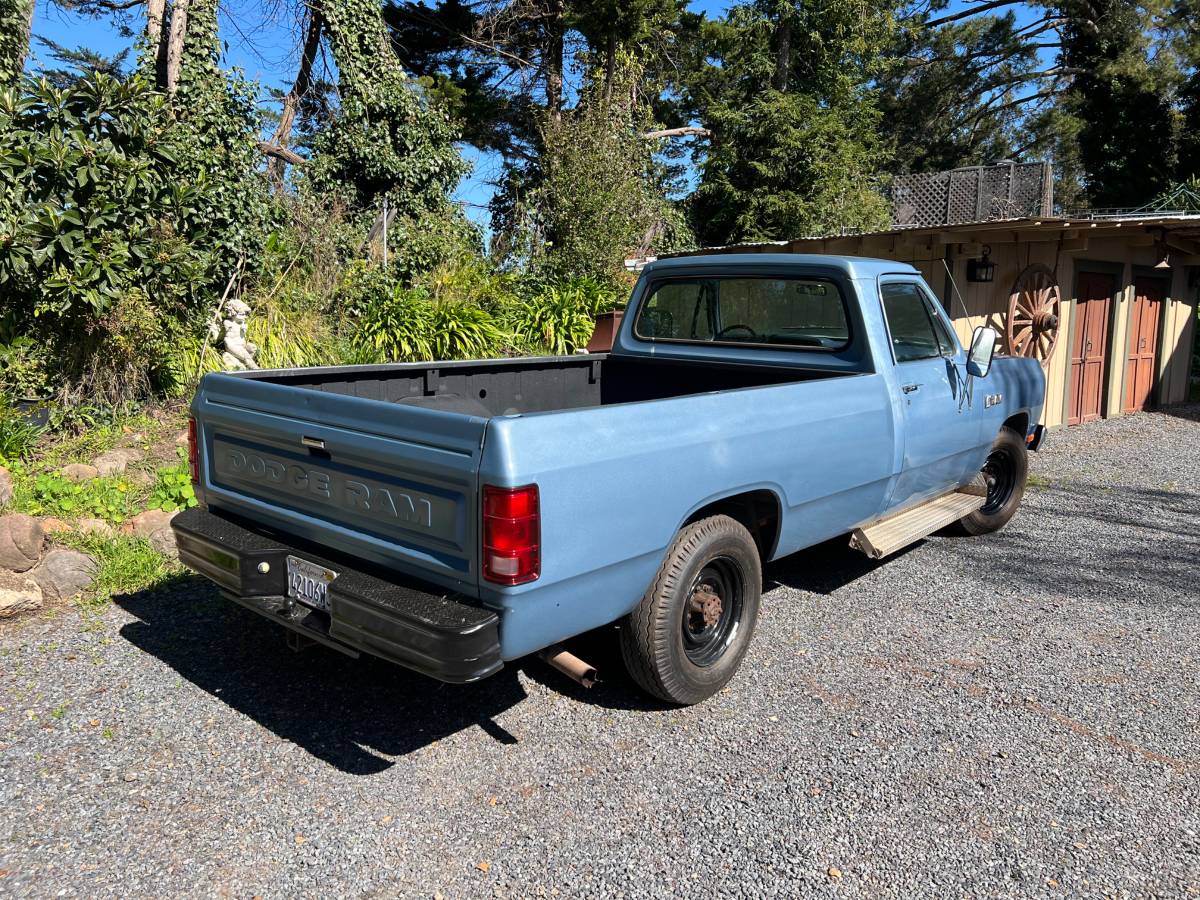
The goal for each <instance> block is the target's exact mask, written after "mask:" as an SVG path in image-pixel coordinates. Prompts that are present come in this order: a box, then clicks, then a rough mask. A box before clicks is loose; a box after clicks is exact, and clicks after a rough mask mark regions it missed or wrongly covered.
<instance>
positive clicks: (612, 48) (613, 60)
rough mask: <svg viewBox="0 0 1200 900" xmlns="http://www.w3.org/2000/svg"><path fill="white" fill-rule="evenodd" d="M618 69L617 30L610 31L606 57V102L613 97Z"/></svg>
mask: <svg viewBox="0 0 1200 900" xmlns="http://www.w3.org/2000/svg"><path fill="white" fill-rule="evenodd" d="M616 69H617V35H616V33H615V32H612V31H610V32H609V33H608V47H607V52H606V54H605V59H604V102H605V103H608V101H609V100H610V99H612V85H613V76H614V75H615V74H616Z"/></svg>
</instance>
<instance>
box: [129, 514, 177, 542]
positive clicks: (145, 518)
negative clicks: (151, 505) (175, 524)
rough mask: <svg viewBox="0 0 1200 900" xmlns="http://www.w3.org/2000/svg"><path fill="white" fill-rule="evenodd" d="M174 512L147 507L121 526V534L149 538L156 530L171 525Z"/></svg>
mask: <svg viewBox="0 0 1200 900" xmlns="http://www.w3.org/2000/svg"><path fill="white" fill-rule="evenodd" d="M173 518H175V513H173V512H164V511H163V510H161V509H148V510H146V511H145V512H140V513H138V514H137V515H136V516H134V517H133V518H132V519H130V520H129V521H128V522H126V523H125V524H124V525H122V526H121V533H122V534H134V535H137V536H138V537H144V538H150V537H153V536H154V533H155V532H157V531H162V530H163V529H164V528H170V527H171V520H172V519H173Z"/></svg>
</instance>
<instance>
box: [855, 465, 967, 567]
mask: <svg viewBox="0 0 1200 900" xmlns="http://www.w3.org/2000/svg"><path fill="white" fill-rule="evenodd" d="M986 502H987V488H986V487H985V486H984V485H983V484H982V482H981V481H975V482H972V483H971V484H968V485H964V486H963V487H961V488H959V489H958V490H955V491H951V492H950V493H948V494H942V495H941V496H940V497H934V498H933V499H932V500H926V501H925V502H924V503H920V504H918V505H917V506H914V507H912V508H911V509H906V510H904V511H903V512H898V513H893V514H892V515H890V516H884V517H883V518H882V519H880V520H879V521H877V522H872V523H871V524H870V525H867V526H864V527H863V528H856V529H854V531H853V532H852V533H851V535H850V546H851V547H853V548H854V549H855V550H861V551H862V552H863V553H865V554H867V556H869V557H871V559H883V558H884V557H885V556H891V555H892V554H893V553H895V552H896V551H897V550H900V549H903V548H904V547H907V546H908V545H909V544H911V543H913V542H914V541H919V540H920V539H921V538H923V537H928V536H929V535H931V534H933V533H934V532H935V531H937V530H938V529H939V528H945V527H946V526H947V525H949V524H950V523H952V522H957V521H958V520H959V519H961V518H962V517H963V516H966V515H970V514H971V513H973V512H975V510H977V509H979V508H980V507H982V506H983V505H984V504H985V503H986Z"/></svg>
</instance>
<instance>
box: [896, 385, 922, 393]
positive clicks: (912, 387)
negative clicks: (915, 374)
mask: <svg viewBox="0 0 1200 900" xmlns="http://www.w3.org/2000/svg"><path fill="white" fill-rule="evenodd" d="M920 387H921V386H920V385H919V384H906V385H904V386H903V387H901V388H900V390H902V391H904V393H906V394H911V393H913V392H914V391H916V390H919V389H920Z"/></svg>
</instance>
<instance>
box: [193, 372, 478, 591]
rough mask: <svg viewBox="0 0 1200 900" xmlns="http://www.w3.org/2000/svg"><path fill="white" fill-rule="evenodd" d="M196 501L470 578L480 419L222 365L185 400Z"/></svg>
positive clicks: (402, 568)
mask: <svg viewBox="0 0 1200 900" xmlns="http://www.w3.org/2000/svg"><path fill="white" fill-rule="evenodd" d="M192 412H193V414H194V416H195V417H196V424H197V427H198V430H199V440H200V446H201V456H202V462H201V469H202V472H203V474H202V484H201V487H200V489H199V491H198V493H199V494H200V496H201V498H202V500H203V501H204V502H206V503H207V504H208V505H209V506H211V507H213V508H215V509H221V510H226V511H228V512H232V513H234V514H239V513H240V514H243V515H244V516H246V517H247V518H248V519H251V520H253V521H255V522H257V523H262V524H263V525H267V526H270V527H273V528H276V529H278V530H279V531H280V532H283V533H285V534H289V535H293V536H296V537H299V538H303V539H305V540H309V541H313V542H315V543H317V544H319V545H322V546H325V547H330V548H332V549H334V550H338V551H341V552H344V553H347V554H351V555H353V556H355V557H357V558H360V559H366V560H369V561H371V562H374V563H376V564H379V565H382V566H386V567H388V568H391V569H394V570H395V571H397V572H398V573H399V574H407V575H414V576H418V577H422V578H425V579H427V580H429V581H432V582H434V583H436V584H441V585H445V586H448V587H451V588H453V589H455V590H460V591H462V590H465V589H471V588H474V587H475V586H476V584H477V582H478V572H477V568H478V567H477V550H476V548H477V544H478V540H477V532H476V527H477V526H476V522H477V520H478V515H477V510H476V503H477V484H476V480H477V477H478V471H479V458H480V452H481V447H482V444H483V435H484V431H485V429H486V428H487V419H484V418H482V417H476V416H468V415H463V414H458V413H450V412H443V411H440V410H431V409H424V408H419V407H415V406H407V405H398V404H395V403H385V402H381V401H378V400H367V399H363V398H359V397H349V396H345V395H339V394H333V393H326V392H323V391H318V390H310V389H307V388H297V387H291V386H288V385H282V384H274V383H271V382H270V381H267V380H258V379H250V378H239V377H237V376H233V375H224V374H213V375H208V376H205V378H204V379H203V381H202V382H201V384H200V390H199V391H198V393H197V395H196V400H195V402H194V403H193V405H192Z"/></svg>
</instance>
